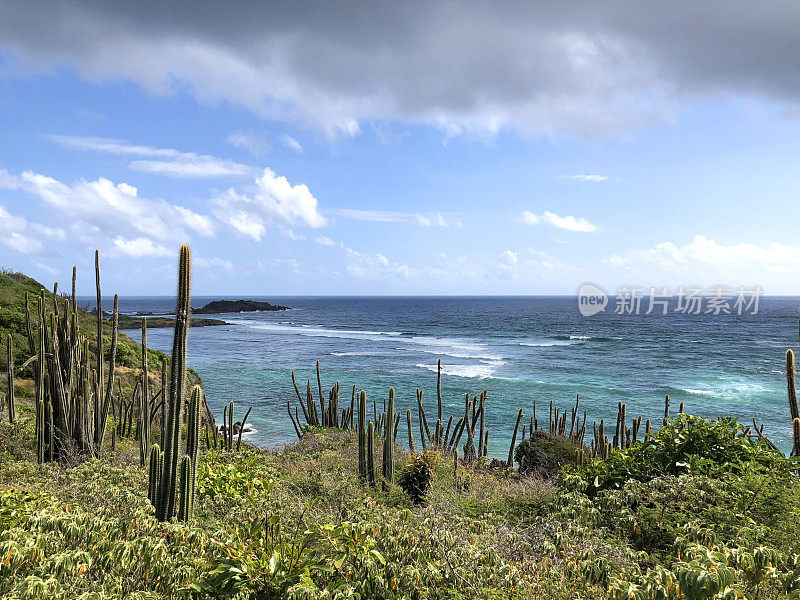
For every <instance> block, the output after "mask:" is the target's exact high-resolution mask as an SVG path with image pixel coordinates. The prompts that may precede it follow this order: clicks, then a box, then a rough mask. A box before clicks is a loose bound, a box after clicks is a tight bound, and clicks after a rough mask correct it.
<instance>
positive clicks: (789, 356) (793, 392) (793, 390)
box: [786, 350, 800, 421]
mask: <svg viewBox="0 0 800 600" xmlns="http://www.w3.org/2000/svg"><path fill="white" fill-rule="evenodd" d="M786 388H787V390H788V392H789V416H790V418H791V420H792V421H794V420H795V419H797V418H800V411H798V407H797V386H796V385H795V366H794V352H792V351H791V350H787V351H786Z"/></svg>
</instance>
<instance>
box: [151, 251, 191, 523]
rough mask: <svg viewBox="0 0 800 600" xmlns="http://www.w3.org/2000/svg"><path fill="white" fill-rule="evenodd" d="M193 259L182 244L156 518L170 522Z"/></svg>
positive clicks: (179, 428) (177, 451)
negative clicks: (162, 465)
mask: <svg viewBox="0 0 800 600" xmlns="http://www.w3.org/2000/svg"><path fill="white" fill-rule="evenodd" d="M191 272H192V258H191V251H190V250H189V246H187V245H185V244H184V245H183V246H181V251H180V261H179V264H178V298H177V306H176V310H175V330H174V335H173V341H172V360H171V361H170V381H169V411H168V417H167V421H168V422H167V431H166V441H165V443H164V467H163V473H162V476H161V478H160V481H159V487H160V490H159V494H158V496H159V501H158V505H157V506H156V518H158V519H159V520H160V521H169V520H170V519H172V517H174V516H175V494H176V488H177V479H178V457H179V442H180V437H181V405H182V404H183V388H184V383H185V379H186V338H187V336H188V335H189V316H190V312H191V304H190V302H191Z"/></svg>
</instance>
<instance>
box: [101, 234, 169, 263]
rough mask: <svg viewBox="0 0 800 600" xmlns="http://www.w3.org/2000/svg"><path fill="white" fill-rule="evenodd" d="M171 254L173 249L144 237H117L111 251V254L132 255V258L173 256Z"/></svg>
mask: <svg viewBox="0 0 800 600" xmlns="http://www.w3.org/2000/svg"><path fill="white" fill-rule="evenodd" d="M173 254H174V252H173V251H171V250H169V249H167V248H166V247H164V246H162V245H161V244H156V243H155V242H154V241H153V240H151V239H149V238H145V237H138V238H135V239H130V240H126V239H125V238H122V237H117V238H116V239H115V240H114V246H113V250H112V252H111V256H132V257H134V258H160V257H168V256H173Z"/></svg>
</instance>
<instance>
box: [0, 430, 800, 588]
mask: <svg viewBox="0 0 800 600" xmlns="http://www.w3.org/2000/svg"><path fill="white" fill-rule="evenodd" d="M24 426H26V425H25V423H23V424H17V425H16V428H15V429H13V430H12V428H10V427H8V426H6V424H5V423H2V424H0V441H2V439H3V438H4V437H5V436H7V435H9V436H10V435H14V434H16V435H19V428H20V427H24ZM27 426H31V425H30V424H28V425H27ZM741 433H742V432H741V430H740V429H739V428H738V426H737V425H736V424H735V422H733V421H728V420H722V421H708V420H703V419H697V418H695V417H689V416H685V415H684V416H680V417H678V418H676V419H675V420H674V421H671V422H670V423H669V424H668V426H667V427H665V428H663V429H662V430H661V431H660V432H656V433H655V434H654V435H655V437H654V439H653V441H651V442H649V443H648V444H643V443H639V444H636V445H634V446H632V447H631V448H629V449H627V450H621V451H616V452H614V453H612V458H611V459H610V460H609V461H600V460H592V461H590V462H589V463H588V464H586V465H585V466H569V467H565V468H563V469H562V471H561V475H560V477H559V479H558V480H557V481H554V480H543V479H540V478H538V477H533V478H528V477H521V478H520V477H519V476H518V475H516V474H512V473H509V472H508V471H505V470H497V471H495V470H491V469H487V468H486V467H485V466H483V465H482V464H481V463H480V462H479V463H476V464H475V465H474V466H470V467H468V466H465V465H461V466H460V467H459V471H460V472H463V474H465V475H469V479H470V484H469V486H468V487H466V488H465V487H464V486H460V485H458V481H457V480H456V479H455V478H454V476H453V475H454V474H453V463H452V458H450V457H444V456H439V455H438V454H436V453H428V454H426V455H415V456H414V457H413V458H411V457H409V456H407V455H401V456H399V457H398V468H399V473H400V476H399V477H398V482H399V483H402V482H403V481H404V479H405V478H406V476H405V475H403V474H404V473H408V474H415V475H414V477H417V476H418V475H419V473H420V472H421V471H420V464H421V463H424V466H425V468H424V469H422V471H424V472H425V479H426V480H428V479H427V478H428V476H429V482H430V486H429V487H428V488H427V490H426V492H425V494H424V500H425V501H424V502H423V503H420V504H416V503H415V501H414V498H413V495H414V494H413V493H412V494H409V493H407V492H406V491H403V488H401V487H400V486H399V485H388V486H386V489H383V487H382V486H377V487H370V486H367V485H364V484H363V483H362V481H361V480H360V478H359V476H358V451H357V435H356V433H355V432H343V431H325V432H319V433H314V434H310V435H306V436H304V437H303V439H302V440H300V441H299V442H298V443H297V444H295V445H294V446H290V447H288V448H286V449H285V450H283V451H282V452H280V453H268V452H264V451H260V450H256V449H247V450H244V451H242V452H224V451H213V450H212V451H208V452H206V453H205V454H204V455H201V456H200V458H199V465H198V470H197V494H198V496H197V507H196V511H195V516H194V520H193V522H192V523H190V524H178V523H174V522H173V523H159V522H158V521H156V519H155V518H154V516H153V509H152V507H151V505H150V504H149V503H148V501H147V499H146V494H147V482H146V477H145V476H144V474H143V472H142V471H141V469H140V468H139V467H138V460H137V451H136V448H135V447H134V445H135V442H133V441H132V440H127V439H126V440H123V441H121V442H120V447H118V449H117V451H116V454H114V455H113V457H112V462H114V465H115V466H110V465H108V464H103V463H100V462H98V461H93V462H87V463H84V464H82V465H79V466H77V467H74V468H70V469H67V468H64V467H62V466H59V465H53V464H50V465H36V464H35V463H32V462H30V461H29V460H27V459H25V457H22V456H16V455H11V454H10V453H8V452H7V451H4V450H2V448H4V447H7V446H4V444H1V443H0V596H2V597H3V598H14V599H16V598H20V599H21V598H25V599H32V598H45V597H46V598H123V597H124V598H192V597H194V598H203V597H213V598H237V599H246V598H247V599H267V598H312V599H323V598H325V599H329V598H419V599H427V598H537V599H541V598H613V599H620V600H622V599H633V598H636V599H641V600H657V599H658V600H671V599H674V600H679V599H691V600H700V599H712V598H752V599H754V600H755V599H759V600H762V599H775V600H788V599H790V598H792V599H796V598H798V597H800V591H798V590H800V558H798V554H797V552H798V547H800V537H799V536H800V532H798V530H797V527H796V523H797V522H798V519H800V484H798V478H797V477H796V475H794V474H793V473H792V469H793V468H795V467H796V464H795V463H794V462H793V461H791V460H789V459H786V458H783V457H781V456H779V455H778V454H777V453H775V452H773V451H771V450H769V449H768V448H767V447H766V446H764V445H762V444H760V443H757V442H751V441H749V440H748V439H746V438H744V437H743V436H742V435H741ZM128 446H130V447H128ZM124 457H130V458H129V459H127V458H124ZM410 476H411V475H409V477H410ZM408 489H409V490H412V491H413V489H412V487H411V486H408Z"/></svg>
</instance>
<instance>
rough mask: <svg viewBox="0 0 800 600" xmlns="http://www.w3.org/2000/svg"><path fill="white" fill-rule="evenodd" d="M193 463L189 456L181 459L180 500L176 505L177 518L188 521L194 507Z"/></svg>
mask: <svg viewBox="0 0 800 600" xmlns="http://www.w3.org/2000/svg"><path fill="white" fill-rule="evenodd" d="M194 472H195V467H194V463H193V461H192V459H191V457H190V456H184V457H183V458H182V459H181V487H180V492H179V494H180V499H179V500H180V502H179V507H178V519H179V520H180V521H184V522H186V521H188V520H189V519H190V518H191V517H192V510H193V508H194Z"/></svg>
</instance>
